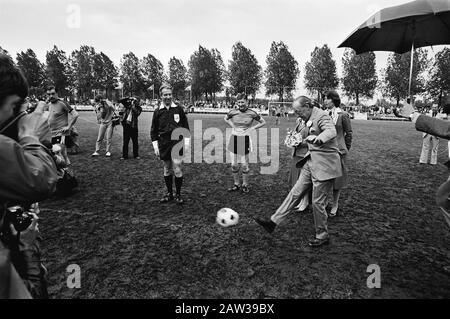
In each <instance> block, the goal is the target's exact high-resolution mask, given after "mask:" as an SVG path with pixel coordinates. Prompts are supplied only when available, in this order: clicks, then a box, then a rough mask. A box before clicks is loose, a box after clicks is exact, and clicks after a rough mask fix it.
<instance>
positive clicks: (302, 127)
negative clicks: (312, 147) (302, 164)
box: [292, 121, 308, 158]
mask: <svg viewBox="0 0 450 319" xmlns="http://www.w3.org/2000/svg"><path fill="white" fill-rule="evenodd" d="M294 130H295V131H296V132H300V134H301V136H302V139H305V138H306V137H307V136H308V128H307V127H306V124H305V123H302V122H300V121H299V122H298V123H297V125H296V126H295V129H294ZM307 153H308V143H306V142H301V143H300V144H299V145H297V146H296V147H294V149H293V151H292V157H294V156H297V157H300V158H304V157H305V155H306V154H307Z"/></svg>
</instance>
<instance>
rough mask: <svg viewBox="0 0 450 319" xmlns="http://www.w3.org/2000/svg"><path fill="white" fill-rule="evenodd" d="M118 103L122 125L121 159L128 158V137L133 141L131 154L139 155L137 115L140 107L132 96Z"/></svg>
mask: <svg viewBox="0 0 450 319" xmlns="http://www.w3.org/2000/svg"><path fill="white" fill-rule="evenodd" d="M119 102H120V104H119V116H120V119H121V123H122V126H123V148H122V157H121V159H128V144H129V143H130V139H131V140H132V141H133V156H134V158H135V159H140V157H139V143H138V117H139V115H141V112H142V108H141V106H140V105H139V101H138V100H137V99H136V98H134V97H127V98H123V99H121V100H120V101H119Z"/></svg>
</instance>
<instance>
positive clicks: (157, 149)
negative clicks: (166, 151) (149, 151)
mask: <svg viewBox="0 0 450 319" xmlns="http://www.w3.org/2000/svg"><path fill="white" fill-rule="evenodd" d="M153 150H154V151H155V155H156V156H158V157H159V147H154V148H153Z"/></svg>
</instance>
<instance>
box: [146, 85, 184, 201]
mask: <svg viewBox="0 0 450 319" xmlns="http://www.w3.org/2000/svg"><path fill="white" fill-rule="evenodd" d="M159 95H160V96H161V98H162V102H161V104H160V105H159V107H158V108H157V109H156V110H155V112H154V113H153V119H152V127H151V129H150V137H151V139H152V143H153V149H154V151H155V155H156V156H159V158H160V159H161V160H162V161H164V182H165V184H166V187H167V194H166V195H165V196H164V197H163V198H162V199H161V200H160V202H161V203H167V202H170V201H173V200H174V199H175V201H176V202H177V204H183V199H182V198H181V186H182V184H183V172H182V171H181V162H182V157H183V149H181V150H180V152H179V154H172V148H173V147H174V146H175V145H176V144H178V143H179V142H182V141H183V138H184V146H185V148H189V146H190V137H184V136H180V137H178V136H177V137H174V139H172V133H173V131H174V130H175V129H178V128H185V129H187V130H189V124H188V120H187V117H186V114H185V113H184V110H183V108H182V107H181V106H179V105H176V104H175V103H174V102H173V101H172V87H171V86H170V85H169V84H163V85H162V86H161V88H160V89H159ZM172 175H175V189H176V195H175V197H174V196H173V190H172V185H173V176H172Z"/></svg>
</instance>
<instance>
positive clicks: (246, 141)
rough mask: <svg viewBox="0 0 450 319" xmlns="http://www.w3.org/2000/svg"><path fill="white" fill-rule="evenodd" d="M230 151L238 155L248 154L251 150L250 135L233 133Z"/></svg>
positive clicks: (229, 144) (229, 146) (229, 145)
mask: <svg viewBox="0 0 450 319" xmlns="http://www.w3.org/2000/svg"><path fill="white" fill-rule="evenodd" d="M228 151H229V152H231V153H234V154H236V155H247V154H248V153H250V151H251V142H250V136H248V135H246V136H236V135H231V136H230V141H229V143H228Z"/></svg>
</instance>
